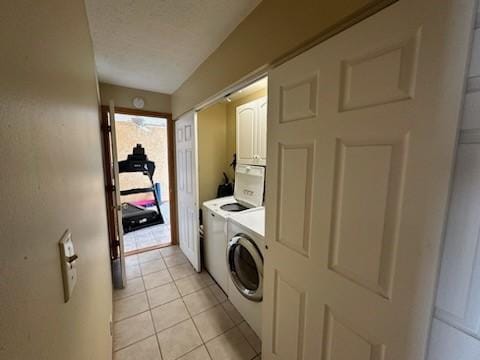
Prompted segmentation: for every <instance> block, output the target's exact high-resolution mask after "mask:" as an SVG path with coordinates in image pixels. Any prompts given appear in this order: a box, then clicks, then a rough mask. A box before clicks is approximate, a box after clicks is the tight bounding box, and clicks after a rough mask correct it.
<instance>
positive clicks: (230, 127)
mask: <svg viewBox="0 0 480 360" xmlns="http://www.w3.org/2000/svg"><path fill="white" fill-rule="evenodd" d="M266 95H267V89H266V88H265V89H263V90H259V91H256V92H254V93H253V94H249V95H246V96H243V97H241V98H238V99H237V100H234V101H232V102H230V103H228V104H227V161H228V163H229V164H230V163H231V162H232V159H233V154H235V153H236V152H237V149H236V147H237V106H240V105H243V104H246V103H248V102H250V101H253V100H256V99H259V98H261V97H263V96H266ZM226 170H227V174H228V175H229V176H230V177H231V178H232V179H233V178H235V173H234V171H233V169H232V168H231V167H228V169H226Z"/></svg>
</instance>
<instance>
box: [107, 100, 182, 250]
mask: <svg viewBox="0 0 480 360" xmlns="http://www.w3.org/2000/svg"><path fill="white" fill-rule="evenodd" d="M108 112H109V107H108V106H106V105H101V106H100V115H101V116H100V118H101V130H102V151H103V167H104V174H105V198H106V204H107V222H108V233H109V243H110V255H111V257H112V259H113V258H116V257H117V256H118V254H117V253H116V252H115V250H114V249H115V248H116V245H115V243H116V235H115V224H114V221H115V217H114V206H113V197H112V193H113V183H112V175H113V174H112V168H111V164H110V161H111V150H110V129H109V125H108ZM115 113H117V114H125V115H134V116H135V115H136V116H150V117H159V118H164V119H167V152H168V181H169V205H170V238H171V245H177V244H178V221H177V196H176V188H177V184H176V177H175V173H176V172H175V171H176V164H175V141H174V121H173V119H172V114H171V113H164V112H157V111H148V110H140V109H130V108H125V107H117V106H116V107H115ZM164 246H165V245H158V246H152V247H148V248H144V249H141V251H136V250H134V251H131V252H129V253H128V255H130V254H134V253H137V252H142V251H147V250H152V249H156V248H159V247H164Z"/></svg>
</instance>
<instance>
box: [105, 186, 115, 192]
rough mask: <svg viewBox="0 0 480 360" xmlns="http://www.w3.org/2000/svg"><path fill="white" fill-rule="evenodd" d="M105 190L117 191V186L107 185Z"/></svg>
mask: <svg viewBox="0 0 480 360" xmlns="http://www.w3.org/2000/svg"><path fill="white" fill-rule="evenodd" d="M105 190H106V191H109V192H115V191H116V188H115V185H105Z"/></svg>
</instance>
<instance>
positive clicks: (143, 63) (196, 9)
mask: <svg viewBox="0 0 480 360" xmlns="http://www.w3.org/2000/svg"><path fill="white" fill-rule="evenodd" d="M260 2H261V0H85V3H86V5H87V13H88V19H89V23H90V30H91V34H92V38H93V43H94V49H95V60H96V64H97V71H98V75H99V79H100V81H101V82H106V83H110V84H116V85H122V86H128V87H133V88H137V89H143V90H150V91H158V92H162V93H167V94H171V93H173V92H174V91H175V90H176V89H177V88H178V87H179V86H180V85H181V84H182V83H183V82H184V81H185V80H186V79H187V78H188V77H189V76H190V74H191V73H192V72H193V71H194V70H195V69H196V68H197V66H199V65H200V64H201V63H202V62H203V61H204V60H205V59H206V58H207V57H208V56H209V55H210V54H211V53H212V52H213V51H214V50H215V49H216V48H217V47H218V46H219V45H220V44H221V42H222V41H223V40H224V39H225V38H226V37H227V36H228V35H229V34H230V32H232V31H233V30H234V29H235V27H236V26H237V25H238V24H239V23H240V22H241V21H242V20H243V19H244V18H245V17H246V16H247V15H248V14H249V13H250V12H251V11H252V10H253V9H254V8H255V7H256V6H257V5H258V4H259V3H260Z"/></svg>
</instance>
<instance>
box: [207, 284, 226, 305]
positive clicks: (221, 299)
mask: <svg viewBox="0 0 480 360" xmlns="http://www.w3.org/2000/svg"><path fill="white" fill-rule="evenodd" d="M210 290H212V293H213V295H215V297H216V298H217V300H218V301H219V302H224V301H225V300H227V295H225V293H224V292H223V290H222V289H221V288H220V286H218V285H217V284H213V285H210Z"/></svg>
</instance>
